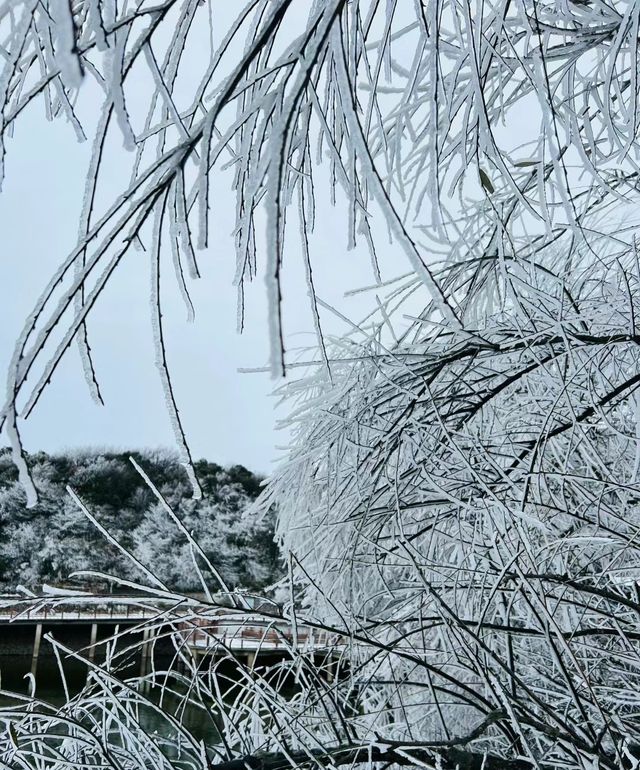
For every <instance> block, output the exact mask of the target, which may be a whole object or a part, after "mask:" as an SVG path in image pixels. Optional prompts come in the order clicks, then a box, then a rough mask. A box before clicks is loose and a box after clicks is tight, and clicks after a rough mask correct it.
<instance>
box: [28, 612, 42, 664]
mask: <svg viewBox="0 0 640 770" xmlns="http://www.w3.org/2000/svg"><path fill="white" fill-rule="evenodd" d="M41 643H42V623H38V624H37V625H36V633H35V636H34V638H33V655H32V656H31V674H32V675H33V676H35V675H36V670H37V668H38V658H39V657H40V645H41Z"/></svg>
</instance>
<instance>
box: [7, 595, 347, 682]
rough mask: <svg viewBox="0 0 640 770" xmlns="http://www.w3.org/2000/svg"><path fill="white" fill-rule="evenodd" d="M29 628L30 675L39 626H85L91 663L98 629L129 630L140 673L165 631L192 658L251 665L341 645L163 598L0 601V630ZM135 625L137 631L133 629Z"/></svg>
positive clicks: (332, 651)
mask: <svg viewBox="0 0 640 770" xmlns="http://www.w3.org/2000/svg"><path fill="white" fill-rule="evenodd" d="M9 624H10V625H11V626H13V627H16V626H22V627H25V626H27V627H33V629H34V635H33V653H32V663H31V672H32V673H33V674H35V671H36V668H37V664H38V658H39V655H40V650H41V644H42V636H43V629H44V627H45V626H49V627H52V626H55V627H57V628H59V627H60V626H71V625H73V626H85V627H89V628H90V634H89V639H88V647H87V651H88V655H89V659H90V660H92V659H93V654H94V650H95V647H96V644H97V641H98V629H99V627H101V626H110V627H114V628H115V629H122V628H123V627H125V628H127V627H128V628H133V629H135V630H139V631H140V633H141V634H142V640H141V657H142V661H141V672H142V673H144V671H145V670H146V668H147V667H148V661H149V660H150V657H151V656H152V654H153V645H154V643H155V641H156V639H158V638H160V637H162V636H163V635H164V634H165V633H166V630H167V628H168V627H170V628H171V629H172V630H173V632H174V633H178V634H180V635H181V636H182V639H183V640H184V643H185V645H186V646H187V647H188V649H189V650H190V651H191V653H192V654H193V655H194V656H197V657H204V656H208V655H210V656H227V655H232V656H234V657H235V658H238V659H241V660H242V659H244V661H245V662H246V663H247V665H249V666H253V665H254V664H255V662H256V659H257V658H258V657H260V656H265V655H288V654H291V653H292V652H303V653H307V654H314V655H315V654H319V655H322V656H323V657H325V658H327V659H333V658H334V657H335V655H336V652H337V648H338V647H339V646H341V644H340V643H341V641H342V644H343V643H344V640H340V639H339V638H338V637H337V636H336V635H329V634H326V633H324V632H321V631H318V630H315V629H312V628H309V627H307V626H303V625H301V626H299V627H296V628H295V629H294V628H293V627H292V625H291V624H290V623H289V622H288V621H286V620H284V619H280V618H269V617H265V616H264V615H261V614H259V613H256V612H255V610H254V611H253V612H252V611H251V610H238V609H233V608H227V607H215V608H212V607H210V606H207V605H202V606H197V605H196V606H189V607H180V606H178V607H176V605H175V602H174V601H173V600H172V601H168V600H166V601H165V600H156V599H153V600H152V601H151V600H149V598H147V597H144V600H142V598H141V597H140V596H130V597H127V596H122V597H117V598H114V597H112V596H104V597H100V596H95V595H94V596H63V597H61V596H51V597H35V598H33V599H25V598H22V597H21V598H18V597H0V629H2V627H3V626H4V627H5V628H7V627H8V625H9ZM137 627H139V629H138V628H137Z"/></svg>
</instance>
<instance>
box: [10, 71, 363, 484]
mask: <svg viewBox="0 0 640 770" xmlns="http://www.w3.org/2000/svg"><path fill="white" fill-rule="evenodd" d="M91 87H92V86H91V83H89V84H88V86H87V92H86V93H84V94H83V95H82V99H81V102H80V112H81V114H83V116H84V123H85V125H86V128H87V133H88V135H89V137H91V129H92V112H95V109H94V107H95V103H93V104H92V98H94V97H93V96H92V93H91V91H90V89H91ZM90 145H91V141H88V142H85V143H84V144H78V143H77V141H76V138H75V135H74V132H73V130H72V128H71V127H70V126H69V125H68V124H67V123H65V122H64V121H62V120H57V121H54V122H52V123H48V122H47V121H46V120H45V118H44V114H43V108H42V105H41V104H40V103H38V104H36V105H34V106H33V107H31V108H30V109H29V111H28V112H27V113H26V114H25V116H24V118H23V120H22V121H21V122H19V123H18V125H17V131H16V137H15V139H14V140H12V141H10V142H9V143H8V155H7V162H6V179H5V183H4V188H3V192H2V195H0V232H2V251H3V253H2V258H1V259H0V285H1V286H2V308H3V312H2V324H1V326H0V366H1V367H2V369H3V371H4V370H5V369H6V366H7V364H8V362H9V359H10V356H11V353H12V348H13V343H14V340H15V338H16V336H17V334H18V333H19V331H20V329H21V328H22V325H23V323H24V319H25V317H26V315H27V313H28V312H29V311H30V310H31V308H32V306H33V305H34V303H35V301H36V299H37V297H38V295H39V294H40V292H41V291H42V289H43V287H44V285H45V283H46V281H47V279H48V278H49V276H50V274H51V273H52V272H53V270H54V268H55V267H56V266H57V265H58V264H59V263H60V261H61V260H62V259H63V258H64V257H65V256H66V254H67V253H68V252H69V251H70V250H71V249H72V248H73V246H74V245H75V238H76V232H77V221H78V216H79V212H80V207H81V202H82V193H83V186H84V176H85V170H86V167H87V163H88V158H89V151H90ZM115 157H116V158H118V157H119V158H121V159H122V168H121V169H119V168H118V167H117V165H113V166H112V167H111V166H110V173H111V171H112V173H113V190H112V191H111V192H112V193H115V192H116V190H117V189H118V185H117V180H118V178H119V177H120V176H122V173H124V172H127V171H128V169H129V162H130V159H129V158H127V157H126V151H125V150H124V149H122V150H119V151H117V152H116V153H115ZM112 158H113V155H112ZM110 162H111V163H112V161H110ZM108 193H109V191H108V190H103V194H105V195H106V194H108ZM322 211H324V215H323V216H321V218H320V222H319V226H318V232H317V234H316V236H315V238H314V249H315V257H316V264H317V267H316V273H315V278H316V281H317V286H318V290H319V294H320V296H321V297H323V298H324V299H326V300H327V301H330V302H336V301H338V302H340V303H341V307H342V309H343V310H344V309H345V307H346V309H347V312H351V311H350V308H351V307H353V308H354V309H355V312H354V313H353V314H352V317H354V318H358V317H359V316H360V315H361V312H362V310H364V308H365V307H368V306H369V303H370V302H371V298H369V299H366V300H364V299H362V298H360V299H356V300H352V301H351V302H350V303H346V305H345V303H343V302H342V301H341V297H342V296H343V293H344V290H345V289H347V288H353V287H354V286H358V285H361V284H368V283H371V282H372V276H371V271H370V260H369V256H368V255H367V254H365V253H363V252H360V253H356V252H348V251H347V250H346V226H345V222H344V221H343V216H342V215H341V211H340V208H338V209H337V210H334V209H329V208H328V206H327V205H326V204H325V205H324V206H322V207H321V212H322ZM212 222H213V227H212V234H213V237H212V244H213V245H212V247H211V248H210V249H209V250H208V251H207V252H205V253H202V254H200V256H199V261H200V267H201V269H202V273H203V278H202V280H200V281H198V282H196V283H192V284H191V285H190V289H191V292H192V296H193V299H194V304H195V306H196V313H197V317H196V322H195V323H194V324H188V323H186V321H185V315H186V314H185V311H184V307H183V305H182V302H181V300H180V298H179V295H178V292H177V290H176V289H175V281H174V280H173V276H172V275H171V270H172V268H171V263H170V260H167V262H166V267H165V268H164V269H165V274H166V281H165V285H166V286H167V287H168V291H167V295H166V297H165V303H166V304H165V310H166V316H165V324H166V327H165V330H166V335H167V346H168V354H169V360H170V363H171V366H172V373H173V376H174V380H175V386H176V392H177V396H178V401H179V405H180V409H181V414H182V417H183V420H184V424H185V428H186V432H187V435H188V439H189V442H190V445H191V447H192V451H193V454H194V456H195V457H201V456H204V457H207V458H209V459H211V460H214V461H217V462H220V463H225V464H227V463H242V464H244V465H246V466H247V467H249V468H252V469H254V470H256V471H263V472H264V471H267V470H268V469H269V468H270V466H271V465H272V463H273V461H274V459H276V458H277V456H278V452H277V450H276V445H277V444H283V443H285V442H286V435H283V434H282V433H280V434H278V433H277V432H276V430H275V421H276V415H275V413H274V408H273V407H274V403H275V400H274V399H273V397H272V396H270V393H271V391H272V388H273V385H274V383H273V381H272V380H271V379H270V377H269V376H268V375H267V374H239V373H238V372H237V370H238V368H239V367H260V366H263V365H264V364H265V363H266V361H267V355H268V341H267V334H266V302H265V295H264V287H263V282H262V279H261V278H259V279H258V280H257V281H256V282H255V283H254V284H253V285H252V286H251V287H250V288H249V292H248V302H247V306H248V313H247V324H246V332H245V333H244V334H243V335H242V336H240V335H238V334H237V333H236V331H235V325H236V293H235V289H234V287H233V286H232V280H233V274H234V270H235V256H234V251H233V242H232V238H231V230H232V228H233V223H234V207H233V194H232V193H231V191H230V189H229V188H228V187H227V186H226V184H225V183H224V182H223V181H220V182H219V183H218V187H217V190H216V192H215V193H214V196H213V210H212ZM291 248H293V249H294V250H295V243H292V244H291ZM300 271H301V265H300V260H299V259H291V260H290V261H289V263H288V264H285V300H286V301H285V324H286V327H285V328H286V330H287V331H288V338H287V344H288V346H290V347H293V346H299V345H305V344H310V343H311V342H312V341H313V337H312V335H311V334H310V333H309V332H310V331H311V330H312V328H313V326H312V321H311V317H310V315H309V312H308V305H307V298H306V295H305V291H304V282H303V280H302V274H301V272H300ZM148 296H149V269H148V256H147V255H145V254H144V253H143V252H136V251H131V252H130V253H129V254H128V255H127V257H126V260H125V262H124V264H123V265H122V266H121V268H120V269H119V270H118V273H117V275H116V276H115V277H114V279H112V283H111V285H110V287H108V289H107V291H106V292H105V294H104V296H103V297H102V299H101V301H100V302H99V305H98V306H97V307H96V309H95V312H94V313H93V315H92V316H91V320H90V323H89V331H90V340H91V343H92V347H93V350H94V352H95V363H96V368H97V372H98V376H99V380H100V384H101V386H102V390H103V394H104V397H105V400H106V406H105V407H104V408H101V407H98V406H95V405H94V404H93V402H92V401H91V398H90V396H89V393H88V389H87V387H86V385H85V383H84V380H83V375H82V370H81V366H80V361H79V356H78V353H77V350H76V348H75V346H74V347H73V348H72V349H71V350H70V351H69V352H68V353H67V355H66V357H65V360H64V362H63V364H62V366H61V367H60V369H59V370H58V372H57V374H56V375H55V377H54V379H53V382H52V384H51V385H50V387H49V389H48V390H47V392H46V394H45V395H44V397H43V398H42V400H41V402H40V403H39V405H38V406H37V408H36V410H35V411H34V413H33V414H32V416H31V417H30V418H29V420H27V421H26V422H24V423H22V424H21V430H22V433H23V438H24V443H25V447H26V449H27V450H28V451H36V450H39V449H44V450H46V451H57V450H61V449H64V448H66V447H76V446H87V445H93V446H95V445H98V446H113V447H127V448H130V447H141V446H169V447H172V446H173V435H172V431H171V427H170V423H169V420H168V418H167V414H166V411H165V408H164V402H163V396H162V389H161V386H160V383H159V379H158V376H157V373H156V371H155V368H154V365H153V350H152V345H151V325H150V320H149V315H150V314H149V305H148V302H147V301H146V297H148ZM325 320H326V322H327V328H328V329H330V330H331V329H334V330H339V329H340V328H341V327H342V325H341V324H340V323H338V324H336V323H335V322H332V321H331V320H330V319H325Z"/></svg>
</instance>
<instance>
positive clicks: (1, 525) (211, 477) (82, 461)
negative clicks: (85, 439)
mask: <svg viewBox="0 0 640 770" xmlns="http://www.w3.org/2000/svg"><path fill="white" fill-rule="evenodd" d="M129 457H134V458H135V459H136V461H137V462H138V463H139V464H140V465H141V466H142V468H143V469H144V470H145V472H146V473H147V474H148V476H149V478H150V479H151V481H152V482H153V483H154V484H155V485H156V487H157V488H158V489H159V491H160V492H161V493H162V495H163V496H164V498H165V499H166V501H167V502H168V503H169V505H170V506H171V508H172V509H173V511H174V512H175V513H176V514H177V516H178V517H179V518H180V519H181V521H182V522H183V523H184V525H185V527H186V529H187V530H188V531H190V532H192V533H193V534H194V536H195V538H196V539H197V541H198V543H199V545H200V547H201V548H202V550H203V551H204V552H205V554H206V555H207V557H208V558H209V559H210V561H211V563H212V564H213V565H214V567H215V569H216V570H218V571H219V572H220V574H221V575H222V576H223V578H224V579H225V581H226V582H227V584H228V585H229V586H230V587H242V588H248V589H258V588H261V587H263V586H265V585H268V584H269V583H271V582H273V581H274V580H276V579H277V577H278V570H279V564H278V550H277V547H276V545H275V543H274V542H273V529H274V516H273V514H272V515H270V516H268V517H266V518H265V517H262V518H257V517H256V516H254V515H252V514H250V513H249V511H248V507H249V505H250V503H251V501H252V500H254V499H255V498H256V496H257V495H258V492H259V490H260V482H261V479H260V477H258V476H256V475H255V474H253V473H251V472H250V471H248V470H247V469H246V468H244V467H243V466H241V465H234V466H232V467H230V468H222V467H221V466H219V465H216V464H215V463H210V462H207V461H205V460H200V461H198V462H196V463H195V470H196V475H197V478H198V480H199V482H200V485H201V487H202V493H203V496H202V499H201V500H198V501H196V500H194V499H193V491H192V488H191V485H190V483H189V480H188V478H187V474H186V472H185V470H184V468H183V466H182V465H181V464H180V463H179V462H178V460H177V459H176V458H175V457H174V456H172V455H170V454H168V453H166V452H123V453H115V452H97V451H94V452H91V451H81V452H69V453H66V454H60V455H48V454H45V453H44V452H38V453H37V454H32V455H29V456H28V458H27V462H28V465H29V467H30V469H31V473H32V475H33V479H34V482H35V485H36V487H37V489H38V491H39V502H38V504H37V506H36V507H35V508H31V509H28V508H27V507H26V497H25V493H24V491H23V489H22V487H21V485H20V483H19V482H18V478H17V472H16V469H15V466H14V464H13V462H12V460H11V456H10V453H9V451H8V450H6V449H2V450H0V586H2V587H3V588H4V589H7V588H12V587H15V586H17V585H19V584H22V585H25V586H28V587H34V586H38V585H40V584H42V583H59V582H61V581H64V580H65V579H66V578H67V576H68V575H69V574H70V573H72V572H74V571H76V570H93V571H98V572H102V573H107V574H114V575H117V576H119V577H124V578H127V579H133V580H135V581H140V580H143V579H144V576H143V574H142V572H141V571H140V570H139V569H138V568H137V567H135V565H134V564H133V563H132V561H131V560H130V559H128V558H127V557H126V556H125V555H123V554H122V553H121V551H120V550H119V549H118V548H117V547H116V546H115V544H113V543H110V542H109V541H108V539H107V538H105V537H104V536H103V535H102V534H101V533H100V532H99V531H98V530H97V529H96V527H95V526H94V525H93V524H92V523H91V522H90V521H89V520H88V518H87V517H86V516H85V515H84V514H83V513H82V511H81V510H80V509H79V508H78V506H77V505H76V504H75V503H74V501H73V500H72V499H71V497H70V496H69V494H68V493H67V491H66V487H67V485H69V486H70V487H72V488H73V489H74V490H75V491H76V492H77V493H78V495H79V496H80V497H81V499H82V500H83V501H84V502H85V503H86V505H87V508H88V509H89V511H90V512H91V514H92V515H93V516H95V518H96V519H97V520H98V521H99V522H100V524H101V525H102V526H103V527H104V528H105V529H106V530H107V531H108V533H109V535H110V536H111V537H113V538H114V539H115V540H117V541H118V542H119V543H121V544H122V546H124V548H126V549H128V550H129V551H130V552H131V553H132V554H133V555H134V556H135V557H136V559H138V560H139V561H140V562H141V563H142V564H144V565H145V566H146V567H147V568H149V569H150V570H151V571H152V572H153V573H154V574H155V575H156V576H157V577H158V578H160V580H162V581H163V582H164V583H165V584H166V585H167V586H168V587H170V588H172V589H176V590H182V591H200V590H201V582H200V579H199V577H198V571H197V570H196V569H195V567H194V564H193V555H192V550H193V549H192V548H191V546H190V545H189V543H188V538H187V537H186V536H185V535H184V534H183V533H181V532H180V529H179V527H178V526H177V525H176V523H175V522H174V521H172V520H171V517H170V516H169V515H168V514H167V512H166V511H165V510H164V509H163V507H162V506H161V505H160V504H159V503H158V500H157V498H156V497H155V496H154V494H153V492H152V491H151V489H149V487H148V486H147V485H146V484H145V482H144V481H143V479H142V478H141V476H140V474H139V473H138V472H137V471H136V470H135V468H134V467H133V465H132V464H131V462H130V461H129ZM198 564H199V566H200V567H201V568H203V571H204V572H205V573H206V568H204V563H203V560H202V559H200V560H199V562H198ZM207 577H208V578H209V579H210V580H211V581H212V579H211V576H210V575H207ZM211 584H212V585H215V583H214V582H213V581H212V582H211Z"/></svg>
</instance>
